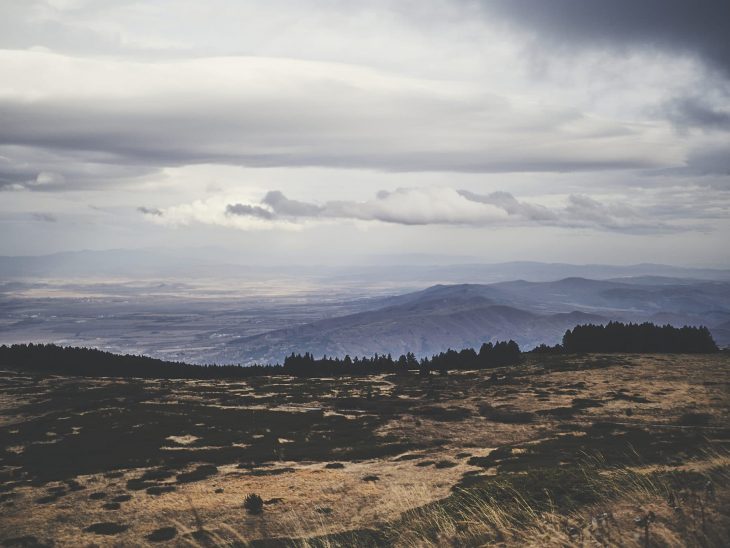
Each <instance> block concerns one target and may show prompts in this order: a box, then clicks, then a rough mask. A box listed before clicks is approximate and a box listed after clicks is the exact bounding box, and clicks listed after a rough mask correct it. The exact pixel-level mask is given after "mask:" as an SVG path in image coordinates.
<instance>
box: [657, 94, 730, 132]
mask: <svg viewBox="0 0 730 548" xmlns="http://www.w3.org/2000/svg"><path fill="white" fill-rule="evenodd" d="M663 110H664V111H665V112H666V116H667V117H668V118H669V119H670V120H671V121H672V122H673V123H674V124H675V125H676V126H677V127H678V128H680V129H689V128H701V129H705V130H709V129H713V130H721V131H730V110H726V109H719V108H715V107H713V106H712V105H709V104H707V102H706V101H704V100H702V99H700V98H698V97H683V98H680V99H674V100H673V101H670V102H669V103H667V104H666V105H665V106H664V108H663Z"/></svg>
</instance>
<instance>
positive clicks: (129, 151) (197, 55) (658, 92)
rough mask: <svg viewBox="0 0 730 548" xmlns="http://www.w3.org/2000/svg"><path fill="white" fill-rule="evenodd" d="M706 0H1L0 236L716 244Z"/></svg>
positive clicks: (726, 105) (725, 148) (697, 252)
mask: <svg viewBox="0 0 730 548" xmlns="http://www.w3.org/2000/svg"><path fill="white" fill-rule="evenodd" d="M728 36H730V3H728V2H727V1H726V0H715V1H707V0H693V1H688V0H605V1H600V0H596V1H591V2H586V1H585V0H550V1H549V2H547V1H545V0H492V1H490V0H484V1H476V0H474V1H469V0H429V1H427V2H424V1H422V0H420V1H419V0H413V1H397V2H396V1H385V0H373V1H369V2H353V1H345V0H342V1H337V0H321V1H319V0H308V1H301V0H297V1H295V0H266V1H260V2H253V1H251V2H241V1H235V0H207V1H206V2H199V1H192V0H175V1H153V0H141V1H128V0H45V1H40V0H0V229H1V232H0V233H1V234H2V236H0V254H4V255H17V254H41V253H50V252H56V251H65V250H77V249H110V248H138V247H176V248H178V247H197V246H205V245H214V246H218V247H223V248H225V249H229V250H230V252H231V253H237V254H240V255H242V256H250V257H251V260H252V261H257V262H266V261H267V260H271V261H276V262H280V260H281V259H282V258H287V257H296V258H300V257H307V258H310V259H311V260H313V261H330V262H331V261H333V260H337V259H338V258H343V259H342V260H346V258H348V257H353V256H355V255H371V254H391V253H392V254H403V253H433V254H444V255H449V254H453V255H469V256H473V257H476V258H479V259H481V260H484V261H488V262H499V261H506V260H542V261H565V262H573V263H587V262H602V263H635V262H663V263H673V264H684V265H704V266H730V245H728V244H727V239H728V235H729V234H730V39H728Z"/></svg>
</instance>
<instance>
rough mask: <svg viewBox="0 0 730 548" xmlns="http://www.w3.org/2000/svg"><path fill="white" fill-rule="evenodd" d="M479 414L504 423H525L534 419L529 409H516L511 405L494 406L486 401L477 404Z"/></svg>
mask: <svg viewBox="0 0 730 548" xmlns="http://www.w3.org/2000/svg"><path fill="white" fill-rule="evenodd" d="M479 414H480V415H481V416H482V417H485V418H487V419H489V420H491V421H494V422H502V423H505V424H525V423H528V422H532V421H533V420H535V414H534V413H530V412H529V411H518V410H515V409H512V408H511V407H494V406H492V405H489V404H486V403H485V404H482V405H480V406H479Z"/></svg>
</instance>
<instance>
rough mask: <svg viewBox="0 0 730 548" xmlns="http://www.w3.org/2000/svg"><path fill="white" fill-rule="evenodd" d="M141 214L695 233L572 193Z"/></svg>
mask: <svg viewBox="0 0 730 548" xmlns="http://www.w3.org/2000/svg"><path fill="white" fill-rule="evenodd" d="M138 210H139V211H140V212H142V213H144V214H146V215H148V216H149V217H150V218H151V220H153V221H155V222H157V223H160V224H170V225H185V224H190V223H203V224H213V225H221V226H229V227H234V228H238V229H242V230H257V229H265V228H274V227H282V226H287V227H288V228H297V227H303V226H306V225H307V224H311V223H316V222H332V221H336V220H349V221H365V222H369V221H379V222H382V223H392V224H399V225H407V226H424V225H458V226H474V227H486V226H510V225H512V226H535V225H542V226H556V227H564V228H577V227H579V228H591V229H596V230H608V231H620V232H628V233H647V232H675V231H679V230H688V229H696V228H697V227H696V226H695V227H691V226H686V225H685V226H683V225H682V224H676V223H672V222H671V221H670V222H667V220H666V219H665V218H664V217H666V215H662V214H661V212H660V211H659V210H657V209H656V208H651V207H647V206H642V207H632V206H630V205H628V204H626V203H621V202H599V201H597V200H595V199H593V198H591V197H589V196H585V195H578V194H571V195H569V196H567V197H566V199H565V200H564V204H563V205H561V206H557V207H546V206H544V205H540V204H535V203H530V202H526V201H521V200H518V199H517V198H515V197H514V196H513V195H512V194H510V193H509V192H504V191H498V192H492V193H490V194H485V195H481V194H477V193H474V192H471V191H468V190H454V189H451V188H399V189H396V190H395V191H380V192H378V193H377V195H376V196H375V198H373V199H371V200H367V201H362V202H356V201H342V200H340V201H328V202H324V203H322V204H316V203H309V202H303V201H299V200H293V199H290V198H287V197H286V196H285V195H284V194H283V193H282V192H280V191H278V190H273V191H269V192H268V193H266V195H265V196H264V198H263V199H262V200H261V201H260V202H259V203H241V202H229V203H226V199H224V198H221V197H217V198H215V199H211V200H208V201H197V202H195V203H193V204H183V205H177V206H172V207H170V208H167V209H162V210H160V209H156V208H146V207H140V208H138Z"/></svg>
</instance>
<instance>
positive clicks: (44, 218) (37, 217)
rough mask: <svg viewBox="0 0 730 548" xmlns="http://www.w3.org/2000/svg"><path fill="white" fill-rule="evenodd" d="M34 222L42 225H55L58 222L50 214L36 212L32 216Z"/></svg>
mask: <svg viewBox="0 0 730 548" xmlns="http://www.w3.org/2000/svg"><path fill="white" fill-rule="evenodd" d="M32 217H33V220H34V221H41V222H44V223H55V222H58V218H57V217H56V216H55V215H53V214H52V213H46V212H38V213H33V214H32Z"/></svg>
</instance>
